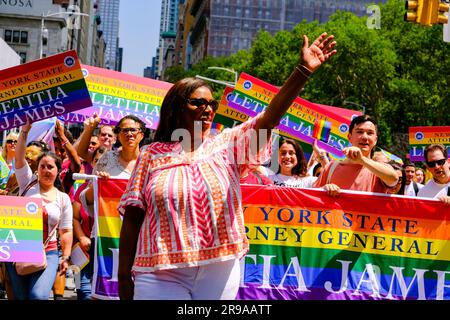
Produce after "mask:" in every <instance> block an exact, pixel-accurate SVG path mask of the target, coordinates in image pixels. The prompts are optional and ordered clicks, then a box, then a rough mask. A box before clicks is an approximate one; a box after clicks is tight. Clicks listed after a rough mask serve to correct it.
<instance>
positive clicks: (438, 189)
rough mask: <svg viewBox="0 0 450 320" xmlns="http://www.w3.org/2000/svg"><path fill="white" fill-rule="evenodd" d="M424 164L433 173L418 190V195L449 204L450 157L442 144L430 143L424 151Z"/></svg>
mask: <svg viewBox="0 0 450 320" xmlns="http://www.w3.org/2000/svg"><path fill="white" fill-rule="evenodd" d="M424 157H425V165H426V166H427V169H428V170H429V171H430V172H431V174H432V175H433V179H430V181H428V183H427V184H426V185H424V186H423V187H422V189H420V190H419V193H418V194H417V196H418V197H425V198H435V199H439V200H440V201H442V202H444V203H446V204H448V205H450V190H449V189H450V186H449V183H450V159H448V151H447V148H445V146H444V145H442V144H431V145H429V146H427V147H426V148H425V151H424Z"/></svg>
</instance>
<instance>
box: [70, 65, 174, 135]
mask: <svg viewBox="0 0 450 320" xmlns="http://www.w3.org/2000/svg"><path fill="white" fill-rule="evenodd" d="M82 68H83V73H84V76H85V79H86V83H87V86H88V89H89V93H90V95H91V99H92V103H93V105H92V107H90V108H86V109H83V110H78V111H77V112H76V113H72V114H68V115H65V116H64V117H63V118H62V119H63V120H64V121H67V122H83V121H84V120H85V119H86V118H87V117H90V116H92V115H93V114H94V113H95V114H97V115H98V116H99V117H100V118H101V119H102V122H101V124H107V125H115V124H117V123H118V122H119V120H120V119H121V118H123V117H124V116H126V115H130V114H131V115H135V116H137V117H138V118H140V119H141V120H142V121H144V122H145V124H146V127H147V128H150V129H156V127H157V126H158V123H159V112H160V107H161V104H162V101H163V99H164V96H165V95H166V93H167V91H168V90H169V89H170V87H171V86H172V84H171V83H168V82H164V81H158V80H153V79H149V78H143V77H137V76H134V75H129V74H126V73H122V72H117V71H112V70H107V69H103V68H97V67H91V66H88V65H82Z"/></svg>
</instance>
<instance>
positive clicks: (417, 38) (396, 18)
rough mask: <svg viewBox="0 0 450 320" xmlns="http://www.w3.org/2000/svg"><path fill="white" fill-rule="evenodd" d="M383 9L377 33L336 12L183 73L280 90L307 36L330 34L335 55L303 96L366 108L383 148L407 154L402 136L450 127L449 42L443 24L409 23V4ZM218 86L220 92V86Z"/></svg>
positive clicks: (394, 0) (395, 2)
mask: <svg viewBox="0 0 450 320" xmlns="http://www.w3.org/2000/svg"><path fill="white" fill-rule="evenodd" d="M380 8H381V29H379V30H377V29H368V27H367V24H366V21H367V17H357V16H355V15H354V14H352V13H349V12H343V11H338V12H336V13H335V14H333V15H332V16H331V17H330V20H329V21H328V22H327V23H325V24H322V25H319V24H318V23H317V22H312V23H307V22H306V21H303V22H302V23H299V24H298V25H297V26H296V27H295V28H294V29H293V30H292V31H290V32H288V31H280V32H278V33H277V34H275V35H273V36H272V35H270V34H269V33H267V32H265V31H262V32H260V33H259V34H258V35H257V37H256V38H255V39H254V41H253V45H252V47H251V49H250V50H249V51H239V52H237V53H236V54H234V55H232V56H230V57H226V58H208V59H206V60H205V61H203V62H202V63H200V64H198V65H195V66H194V67H193V69H192V70H191V71H189V72H187V73H186V74H187V75H190V76H192V75H194V76H195V75H196V74H200V75H203V76H207V77H210V78H215V79H221V80H228V81H233V76H232V75H231V74H227V73H223V72H222V71H217V70H209V69H207V68H208V66H222V67H227V68H232V69H234V70H236V71H237V72H239V73H240V72H246V73H249V74H251V75H252V76H255V77H257V78H260V79H262V80H264V81H266V82H269V83H271V84H273V85H277V86H281V85H282V84H283V82H284V81H285V79H286V78H287V77H288V76H289V74H290V73H291V72H292V70H293V69H294V66H295V65H296V64H297V63H298V59H299V52H300V49H301V47H302V45H303V35H304V34H306V35H308V38H309V40H310V42H311V41H313V40H314V39H315V38H316V37H317V36H319V35H320V34H321V33H322V32H324V31H326V32H328V33H329V34H333V35H334V36H335V40H336V41H337V46H336V49H337V50H338V53H337V54H336V55H335V56H334V57H332V58H331V59H330V60H329V61H327V63H326V64H324V65H323V66H322V67H321V68H320V69H319V70H318V71H317V72H316V73H315V74H314V75H313V76H312V77H311V79H310V80H309V81H308V83H307V85H306V87H305V90H304V91H303V92H302V93H301V96H302V97H304V98H305V99H307V100H310V101H313V102H317V103H321V104H327V105H333V106H342V107H345V108H349V109H359V110H361V108H358V107H357V106H355V105H353V104H346V103H344V101H346V100H347V101H351V102H353V103H354V104H359V105H364V106H365V107H366V113H367V114H370V115H371V116H373V117H375V118H376V119H377V120H378V122H379V126H380V132H381V136H380V137H379V145H380V146H381V147H382V148H384V149H386V150H390V151H395V152H397V155H400V156H404V155H405V154H406V153H407V152H408V151H407V143H405V141H399V137H402V138H401V139H407V133H408V127H410V126H438V125H449V124H450V90H449V89H450V54H449V53H450V50H449V49H450V44H449V43H445V42H444V41H443V39H442V25H436V26H433V27H424V26H420V25H416V24H413V23H409V22H405V21H404V20H403V15H404V13H405V8H404V1H399V0H389V1H388V2H387V3H386V4H383V5H380ZM173 75H174V78H175V77H180V76H182V72H180V71H177V70H174V71H173ZM214 88H215V89H216V90H218V91H219V92H220V94H221V93H222V90H223V86H220V85H214ZM406 142H407V141H406Z"/></svg>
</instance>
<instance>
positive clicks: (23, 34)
mask: <svg viewBox="0 0 450 320" xmlns="http://www.w3.org/2000/svg"><path fill="white" fill-rule="evenodd" d="M20 43H28V31H21V32H20Z"/></svg>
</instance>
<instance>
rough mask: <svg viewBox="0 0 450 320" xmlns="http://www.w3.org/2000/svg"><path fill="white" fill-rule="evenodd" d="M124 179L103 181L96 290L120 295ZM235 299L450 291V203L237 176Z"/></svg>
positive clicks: (428, 295)
mask: <svg viewBox="0 0 450 320" xmlns="http://www.w3.org/2000/svg"><path fill="white" fill-rule="evenodd" d="M126 182H127V181H126V180H116V179H110V180H105V181H103V180H102V179H100V181H99V202H98V205H99V208H100V210H99V215H98V231H99V235H98V241H97V242H98V246H97V248H96V251H95V252H96V257H95V259H96V263H95V265H94V277H93V279H94V280H93V295H94V297H96V298H99V299H118V292H117V290H118V289H117V288H118V280H117V270H118V269H117V268H118V256H119V253H118V250H119V238H120V229H121V225H122V221H121V217H120V215H119V213H118V211H117V207H118V203H119V201H120V197H121V195H122V194H123V192H124V190H125V187H126ZM241 189H242V196H243V207H244V216H245V222H246V224H245V230H246V235H247V239H248V240H249V242H250V251H249V253H248V254H247V255H246V257H245V258H244V259H242V260H241V266H242V267H241V284H240V289H239V293H238V298H239V299H262V300H270V299H279V300H284V299H314V300H321V299H339V300H347V299H349V300H353V299H412V300H414V299H430V300H434V299H437V300H449V299H450V284H449V281H450V280H449V274H450V263H449V261H450V252H449V251H448V245H449V240H450V222H449V220H450V211H449V210H448V209H447V207H446V206H445V204H444V203H442V202H440V201H436V200H432V199H424V198H410V197H401V196H396V195H386V194H376V193H367V192H354V191H353V192H351V191H347V192H342V193H341V195H340V196H339V197H338V198H334V197H330V196H328V195H327V194H326V192H324V191H323V190H319V189H299V188H286V187H274V186H251V185H241Z"/></svg>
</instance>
